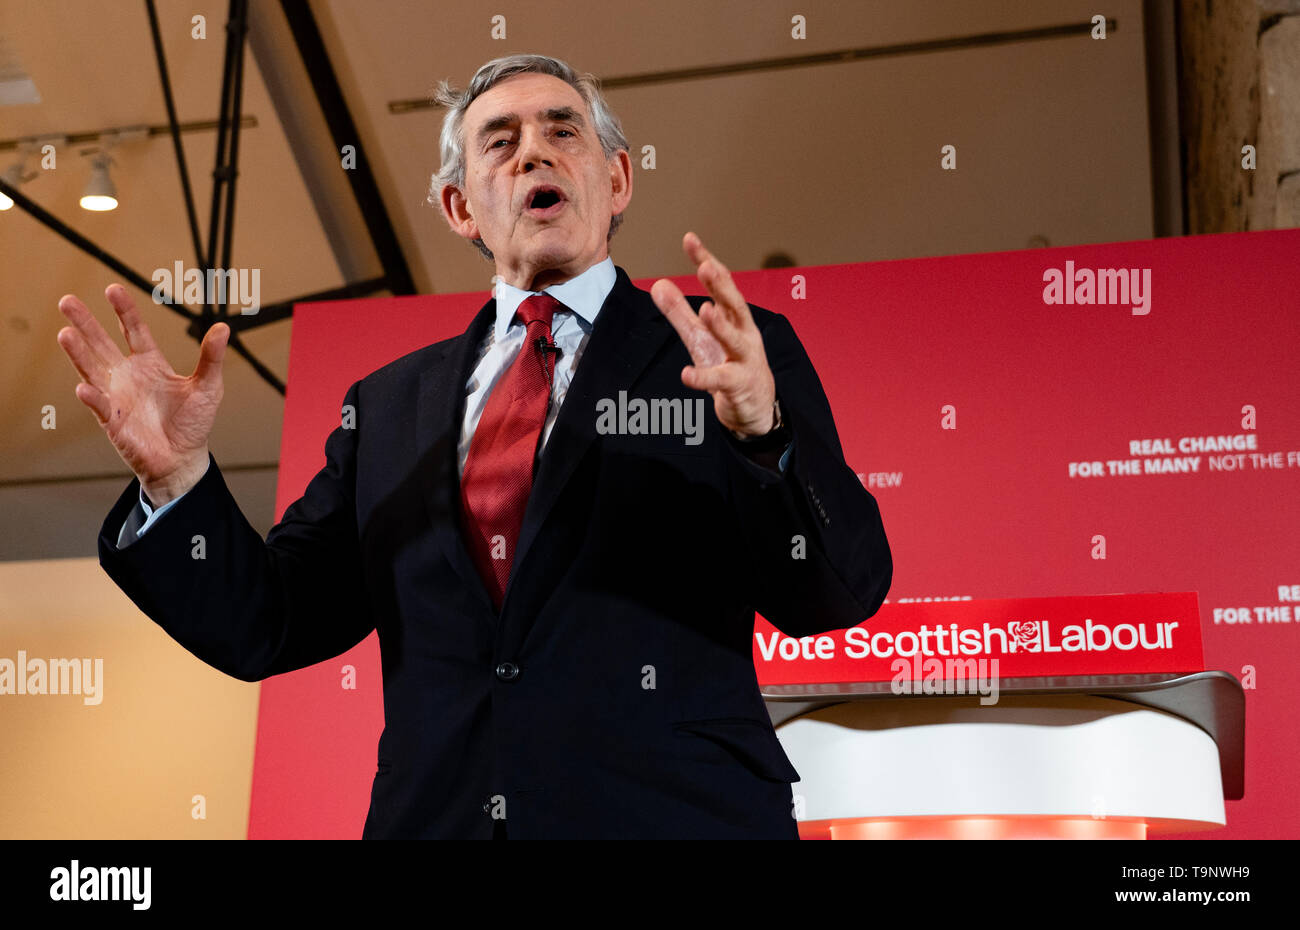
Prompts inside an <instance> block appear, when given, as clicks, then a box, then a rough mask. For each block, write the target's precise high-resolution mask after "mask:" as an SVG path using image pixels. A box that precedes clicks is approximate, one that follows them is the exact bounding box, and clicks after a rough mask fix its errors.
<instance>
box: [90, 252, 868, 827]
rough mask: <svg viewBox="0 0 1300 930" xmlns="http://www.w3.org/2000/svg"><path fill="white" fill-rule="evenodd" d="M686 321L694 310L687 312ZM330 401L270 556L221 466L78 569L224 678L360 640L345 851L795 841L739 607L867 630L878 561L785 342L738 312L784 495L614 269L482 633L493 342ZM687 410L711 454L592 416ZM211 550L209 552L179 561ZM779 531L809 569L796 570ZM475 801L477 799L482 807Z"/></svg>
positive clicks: (776, 746) (422, 355)
mask: <svg viewBox="0 0 1300 930" xmlns="http://www.w3.org/2000/svg"><path fill="white" fill-rule="evenodd" d="M702 302H703V298H699V297H693V298H691V304H692V306H693V307H695V308H696V309H697V310H698V307H699V305H700V304H701V303H702ZM494 314H495V302H494V301H493V300H489V301H488V302H487V304H486V305H484V307H483V308H482V310H480V311H479V313H478V315H477V316H476V317H475V318H474V321H473V322H472V323H471V324H470V327H469V329H468V330H467V331H466V332H465V333H464V334H462V335H460V336H457V337H456V338H454V339H447V340H444V341H442V342H438V343H435V344H433V345H430V346H427V347H425V348H423V349H420V350H418V351H416V352H412V353H410V354H408V355H405V356H403V357H402V358H399V359H397V360H396V361H394V362H392V363H390V364H388V365H385V366H384V367H382V368H380V369H379V370H377V371H375V372H373V373H372V374H370V375H368V376H367V377H365V378H362V379H361V380H360V381H358V382H355V383H354V384H353V385H352V386H351V387H350V388H349V389H348V391H347V394H346V398H345V400H344V403H345V404H351V405H353V407H354V408H355V410H356V412H357V421H356V426H355V428H352V429H343V428H342V427H340V428H338V429H335V430H334V431H333V432H332V433H331V435H330V436H329V438H328V440H327V441H326V444H325V452H326V458H327V462H326V465H325V467H324V468H322V469H321V471H320V472H319V473H318V474H317V475H316V476H315V477H314V478H313V479H312V481H311V483H310V484H309V485H308V487H307V490H306V492H305V493H304V494H303V496H302V497H301V498H300V499H299V500H297V501H296V502H295V503H293V504H292V505H291V506H290V507H289V508H288V509H287V510H286V511H285V514H284V518H283V519H282V520H281V521H280V522H279V523H278V524H276V525H275V527H273V528H272V530H271V532H270V533H269V534H268V536H267V537H266V540H265V541H263V540H262V538H261V537H259V536H258V535H257V533H256V532H255V531H254V530H253V529H252V528H251V527H250V526H249V524H248V522H247V521H246V520H245V519H244V517H243V515H242V514H241V513H240V511H239V508H238V506H237V505H236V503H235V500H234V498H233V497H232V496H231V494H230V492H229V491H228V489H227V487H226V484H225V481H224V480H223V478H222V474H221V470H220V469H219V468H218V467H217V465H216V462H215V459H214V460H213V461H212V462H211V463H210V465H209V469H208V472H207V474H206V475H205V476H204V477H203V479H202V480H201V481H199V483H198V484H197V485H196V486H195V487H194V488H193V489H191V490H190V492H189V493H188V494H187V495H185V497H183V498H182V499H181V500H180V501H179V502H178V503H177V504H176V505H175V506H174V507H173V508H172V509H171V510H170V511H169V512H168V513H167V514H165V515H164V516H163V517H162V518H161V519H160V520H159V522H158V523H157V524H156V525H154V526H153V527H152V528H150V530H149V531H148V532H147V533H146V534H145V535H144V536H142V537H141V538H140V539H139V540H138V541H137V542H135V543H133V544H131V545H129V546H126V547H125V548H123V549H121V550H119V549H117V548H116V541H117V531H118V528H119V527H120V526H121V525H122V522H123V520H124V519H125V518H126V516H127V514H128V512H129V511H130V509H131V508H132V507H133V506H135V504H136V494H137V489H138V482H136V481H134V480H133V481H132V483H131V485H130V486H129V487H128V488H127V489H126V491H124V492H123V494H122V496H121V498H120V499H119V500H118V502H117V503H116V504H115V505H114V507H113V509H112V512H111V513H110V514H109V515H108V518H107V520H106V521H105V523H104V526H103V529H102V531H101V535H100V538H99V554H100V562H101V564H102V565H103V567H104V569H105V570H106V571H107V572H108V574H109V575H110V576H111V577H112V578H113V580H114V581H115V582H117V584H118V585H119V586H120V587H121V588H122V589H123V590H124V591H125V592H126V593H127V594H128V595H129V596H130V597H131V599H132V600H133V601H134V602H135V603H136V604H137V605H138V606H139V607H140V609H141V610H143V611H144V612H145V613H146V614H147V615H148V616H149V617H151V618H152V619H153V620H154V621H156V622H157V623H158V624H159V625H161V626H162V627H163V629H165V630H166V631H167V632H168V633H169V634H170V635H171V636H172V637H173V638H174V639H175V640H176V641H177V642H179V643H180V644H181V645H182V646H184V647H185V648H186V649H188V650H189V651H190V652H192V653H193V654H194V655H196V656H198V657H199V658H200V659H202V660H203V661H204V662H206V663H208V664H209V665H212V666H213V667H215V668H217V669H220V670H221V671H223V672H225V673H226V674H228V675H233V676H234V677H236V678H239V679H242V680H244V681H258V680H261V679H264V678H266V677H268V676H270V675H278V674H281V673H284V672H290V671H293V670H295V669H299V668H303V667H304V666H308V665H312V664H313V663H316V662H320V661H323V660H325V659H329V658H331V657H334V656H338V655H340V654H341V653H343V652H345V651H346V650H348V649H350V648H352V647H353V646H355V645H356V644H357V643H359V642H360V641H361V640H362V639H364V638H365V637H366V636H367V635H368V634H369V633H370V631H371V630H373V629H376V627H377V628H378V631H379V644H380V650H381V654H382V664H383V682H384V684H383V687H384V722H385V726H384V730H383V733H382V735H381V736H380V738H379V748H378V770H377V772H376V774H375V778H374V785H373V789H372V793H371V800H370V811H369V815H368V817H367V819H366V824H365V829H364V832H363V837H365V838H393V837H464V838H469V837H483V838H486V837H489V836H491V835H492V833H493V827H494V821H493V814H494V813H495V814H496V815H498V816H499V815H500V814H501V813H504V814H505V818H506V824H507V825H508V830H509V835H510V838H512V839H515V838H535V837H737V838H752V837H780V838H796V837H797V832H796V821H795V820H794V819H793V817H792V811H791V791H790V784H789V783H790V782H791V781H798V780H799V775H798V773H797V772H796V771H795V770H794V768H793V767H792V766H791V765H790V762H789V760H788V759H787V757H786V755H785V752H784V751H783V749H782V747H781V745H780V743H779V742H778V740H777V738H776V734H775V733H774V731H773V728H772V724H771V720H770V718H769V717H768V714H767V711H766V708H765V706H764V704H763V700H762V698H761V696H760V694H759V690H758V685H757V681H756V677H755V672H754V664H753V659H752V649H753V645H752V644H753V625H754V612H755V610H756V609H757V610H758V611H759V612H761V613H762V614H763V616H765V617H766V618H768V619H769V620H770V621H771V622H772V623H774V624H775V625H776V626H777V627H779V628H780V629H782V630H783V631H784V632H786V633H788V634H790V635H792V636H804V635H808V634H813V633H820V632H824V631H827V630H834V629H839V628H843V627H847V626H851V625H853V624H856V623H858V622H859V621H861V620H863V619H865V618H866V617H868V616H870V615H871V614H873V613H874V612H875V611H876V609H877V608H878V607H879V605H880V603H881V601H882V600H883V599H884V597H885V595H886V593H887V592H888V590H889V584H890V579H891V576H892V568H893V566H892V562H891V558H890V552H889V546H888V543H887V542H886V539H885V533H884V529H883V527H882V525H881V520H880V514H879V511H878V509H877V507H876V502H875V500H874V499H873V498H872V496H871V495H870V494H869V493H868V492H867V491H866V490H865V489H864V488H863V487H862V485H861V483H860V482H859V481H858V479H857V477H856V476H855V474H854V472H853V471H852V470H851V469H850V468H849V467H848V466H847V465H846V464H845V461H844V455H843V451H842V449H841V446H840V442H839V438H838V435H837V434H836V431H835V424H834V422H833V420H832V417H831V410H830V407H829V405H828V404H827V400H826V396H825V394H824V392H823V390H822V387H821V383H820V382H819V380H818V378H817V374H816V372H815V371H814V370H813V366H812V364H811V363H810V361H809V360H808V357H807V355H806V354H805V352H804V350H803V348H802V346H801V345H800V344H799V341H798V339H797V338H796V337H795V334H794V331H793V330H792V329H791V327H790V324H789V323H788V322H787V321H786V319H785V318H784V317H782V316H780V315H778V314H775V313H771V312H769V311H766V310H763V309H760V308H757V307H756V308H753V314H754V319H755V321H756V323H757V325H758V327H759V329H760V330H761V331H762V333H763V341H764V345H765V347H766V351H767V357H768V361H769V364H770V366H771V368H772V371H773V373H774V375H775V379H776V386H777V392H778V397H779V398H780V400H781V406H782V410H783V413H784V416H785V419H786V421H787V422H788V423H789V424H790V426H791V428H792V430H793V434H794V439H793V451H792V452H791V457H790V460H789V462H788V467H787V471H786V473H785V474H784V476H782V475H779V474H778V473H777V472H775V471H772V470H769V469H766V468H763V467H761V466H759V465H757V464H755V463H754V462H753V461H751V460H750V459H749V458H748V457H747V456H746V455H745V454H743V453H742V452H741V451H738V446H737V445H736V443H735V441H734V440H733V439H731V438H730V436H729V434H728V433H727V432H726V431H725V429H724V428H723V427H722V426H721V424H720V423H719V422H718V420H717V417H716V415H715V414H714V412H713V403H712V398H710V397H709V396H708V395H707V394H705V393H703V392H698V391H692V390H689V389H687V388H685V387H684V386H683V385H682V383H681V370H682V367H683V366H685V365H687V364H689V363H690V359H689V357H688V355H687V352H686V349H685V348H684V346H683V345H682V343H681V340H680V339H679V338H678V337H677V334H676V333H675V332H674V330H673V329H672V327H671V326H670V325H669V324H668V322H667V320H666V319H664V317H663V316H662V314H661V313H660V312H659V310H658V308H657V307H656V306H655V305H654V303H653V301H652V300H651V297H650V295H649V294H648V293H647V292H645V291H642V290H640V289H639V288H636V287H635V286H634V285H633V284H632V283H631V281H630V280H629V279H628V276H627V273H626V272H624V271H623V269H621V268H619V269H618V278H617V281H616V283H615V285H614V288H613V290H612V291H611V292H610V295H609V297H608V298H607V300H606V302H605V304H604V305H603V307H602V308H601V312H600V314H599V316H598V317H597V319H596V324H595V327H594V329H593V332H592V334H591V337H590V339H589V341H588V344H587V348H586V349H585V352H584V355H583V357H582V359H581V364H580V365H579V366H578V370H577V372H576V373H575V376H574V379H573V382H572V384H571V386H570V389H569V392H568V394H567V396H566V398H565V401H564V404H563V406H562V407H561V409H560V413H559V415H558V417H557V420H556V423H555V426H554V428H553V432H552V434H551V436H550V437H549V440H548V442H547V445H546V447H545V451H544V454H543V456H542V458H541V460H540V463H539V465H538V469H537V473H536V477H535V481H534V485H533V490H532V494H531V497H530V498H529V501H528V507H527V512H526V514H525V517H524V523H523V528H522V531H521V534H520V539H519V542H518V546H517V550H516V551H517V555H516V558H515V560H514V563H513V568H512V574H511V577H510V581H509V585H508V588H507V590H506V594H505V601H504V603H503V604H502V609H501V612H500V615H497V613H496V612H494V610H493V609H492V606H491V602H490V600H489V598H488V595H487V592H486V590H485V588H484V586H483V584H482V582H481V581H480V579H479V576H478V574H477V573H476V572H475V569H474V565H473V563H472V562H471V559H470V556H469V554H468V552H467V550H466V548H465V545H464V543H463V542H462V539H461V535H460V530H459V520H460V515H459V503H458V502H459V479H458V473H457V467H456V444H457V439H458V437H459V434H460V428H461V420H462V416H463V411H464V398H465V382H466V380H467V378H468V376H469V372H470V370H471V369H472V367H473V365H474V363H475V361H476V358H477V355H476V350H477V348H478V346H479V344H480V340H481V339H482V337H483V336H484V335H485V333H486V331H487V327H488V326H489V325H491V323H492V320H493V319H494ZM619 391H627V392H628V395H629V397H639V398H647V399H650V398H673V397H680V398H687V399H694V398H703V399H704V402H705V403H704V409H705V413H706V416H705V435H704V441H703V442H702V443H701V444H700V445H697V446H690V445H686V444H685V442H684V441H683V437H682V436H680V435H602V434H599V433H598V432H597V429H596V420H597V407H596V403H597V401H598V400H600V399H601V398H610V399H614V400H616V399H617V398H618V395H619ZM194 534H202V535H203V536H204V537H205V538H206V547H207V558H206V559H205V560H202V561H198V560H194V559H193V558H191V554H190V553H191V548H192V545H191V543H190V539H191V537H192V536H193V535H194ZM795 536H802V537H804V540H805V545H806V557H804V558H802V559H797V558H793V557H792V553H793V552H794V551H795V542H794V541H793V537H795ZM493 799H496V803H493Z"/></svg>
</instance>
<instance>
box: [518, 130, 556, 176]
mask: <svg viewBox="0 0 1300 930" xmlns="http://www.w3.org/2000/svg"><path fill="white" fill-rule="evenodd" d="M538 165H546V166H547V167H548V168H554V167H555V161H554V159H553V157H552V152H551V147H550V145H549V144H548V143H547V141H546V136H545V133H543V132H542V131H541V130H540V129H525V130H524V131H523V132H522V134H521V136H520V141H519V166H520V168H521V169H522V170H524V171H532V170H533V169H534V168H536V167H537V166H538Z"/></svg>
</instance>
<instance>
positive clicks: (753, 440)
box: [729, 397, 794, 452]
mask: <svg viewBox="0 0 1300 930" xmlns="http://www.w3.org/2000/svg"><path fill="white" fill-rule="evenodd" d="M729 432H731V435H732V436H733V437H734V438H735V440H736V442H738V443H740V444H741V445H743V446H744V447H745V449H746V451H748V452H769V451H774V450H776V449H784V448H785V447H786V446H787V445H789V444H790V440H791V439H793V438H794V437H793V435H792V434H791V432H790V427H789V426H787V425H786V422H785V417H783V416H781V401H780V400H779V399H777V398H775V397H774V398H772V428H771V429H770V430H768V431H767V432H766V433H764V434H763V435H762V436H741V435H740V434H738V433H736V432H735V431H734V430H731V431H729Z"/></svg>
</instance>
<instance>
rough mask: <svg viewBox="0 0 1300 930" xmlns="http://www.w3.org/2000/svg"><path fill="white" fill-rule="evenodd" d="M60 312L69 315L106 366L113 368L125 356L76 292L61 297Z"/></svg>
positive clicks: (70, 320) (72, 322)
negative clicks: (77, 296)
mask: <svg viewBox="0 0 1300 930" xmlns="http://www.w3.org/2000/svg"><path fill="white" fill-rule="evenodd" d="M59 312H61V313H62V314H63V315H64V316H65V317H67V320H68V322H69V323H71V324H72V325H73V326H75V327H77V330H78V332H80V333H81V335H82V336H83V337H85V341H86V343H87V344H88V345H89V346H90V348H91V349H92V350H94V352H95V353H96V354H97V355H98V356H99V357H100V359H102V360H103V363H104V365H105V366H106V367H108V368H112V367H113V366H114V365H116V364H117V363H118V362H120V361H121V360H122V359H123V358H124V357H125V356H123V355H122V350H121V349H119V348H118V347H117V343H116V342H114V341H113V339H112V337H110V336H109V335H108V333H106V332H105V331H104V327H102V326H100V325H99V320H97V319H95V316H94V314H92V313H91V312H90V311H89V310H88V309H86V305H85V304H83V303H82V302H81V301H80V300H78V299H77V298H76V296H75V295H74V294H64V295H63V297H61V298H60V299H59Z"/></svg>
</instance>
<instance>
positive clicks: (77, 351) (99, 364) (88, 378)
mask: <svg viewBox="0 0 1300 930" xmlns="http://www.w3.org/2000/svg"><path fill="white" fill-rule="evenodd" d="M55 338H56V339H57V340H58V341H59V347H60V348H62V349H63V351H64V353H65V354H66V355H67V356H68V358H69V359H70V360H71V362H72V367H73V368H75V369H77V374H79V375H81V377H82V380H83V381H85V382H86V383H87V384H93V385H94V386H95V387H96V388H97V389H100V390H107V389H108V385H109V377H108V366H107V365H105V364H104V360H103V359H102V358H100V357H99V356H98V355H97V354H95V351H94V350H93V349H91V348H90V346H89V345H88V344H87V343H86V337H85V336H83V335H82V334H81V330H79V329H77V328H76V327H74V326H65V327H63V329H61V330H59V333H58V335H57V336H56V337H55Z"/></svg>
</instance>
